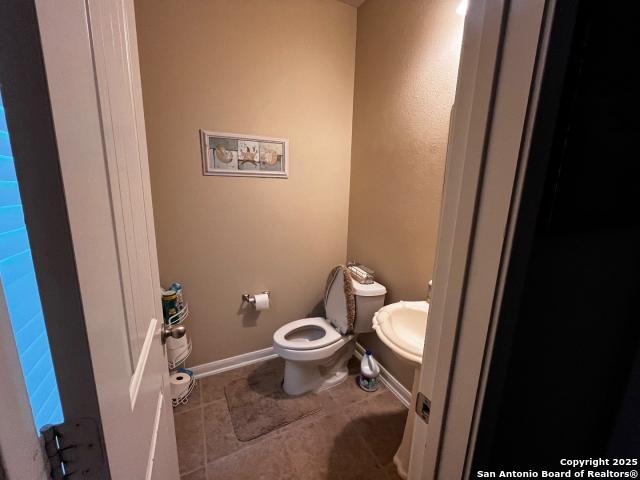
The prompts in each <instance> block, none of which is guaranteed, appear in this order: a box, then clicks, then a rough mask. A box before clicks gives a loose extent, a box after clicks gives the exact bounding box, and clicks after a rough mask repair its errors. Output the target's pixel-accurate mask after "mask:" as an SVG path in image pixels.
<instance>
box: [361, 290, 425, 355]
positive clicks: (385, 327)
mask: <svg viewBox="0 0 640 480" xmlns="http://www.w3.org/2000/svg"><path fill="white" fill-rule="evenodd" d="M428 314H429V304H428V303H427V302H397V303H392V304H391V305H387V306H385V307H382V308H381V309H380V310H378V311H377V312H376V314H375V315H374V316H373V329H374V330H375V331H376V333H377V334H378V337H379V338H380V340H382V342H383V343H384V344H385V345H386V346H387V347H389V348H390V349H391V350H392V351H393V352H394V353H395V354H396V355H398V356H399V357H400V358H402V359H403V360H406V361H408V362H410V363H412V364H414V365H413V366H420V365H422V351H423V349H424V337H425V334H426V331H427V316H428ZM416 364H417V365H416Z"/></svg>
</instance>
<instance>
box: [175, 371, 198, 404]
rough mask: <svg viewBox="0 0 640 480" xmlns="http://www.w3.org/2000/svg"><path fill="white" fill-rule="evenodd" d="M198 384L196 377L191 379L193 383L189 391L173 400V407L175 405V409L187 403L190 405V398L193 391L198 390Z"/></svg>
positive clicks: (190, 383)
mask: <svg viewBox="0 0 640 480" xmlns="http://www.w3.org/2000/svg"><path fill="white" fill-rule="evenodd" d="M197 382H198V380H197V379H196V378H195V377H191V381H190V382H189V387H187V390H186V391H185V392H184V393H183V394H182V395H180V396H179V397H177V398H172V399H171V405H173V407H174V408H175V407H177V406H179V405H184V404H186V403H189V397H190V396H191V393H192V392H193V389H194V388H196V383H197Z"/></svg>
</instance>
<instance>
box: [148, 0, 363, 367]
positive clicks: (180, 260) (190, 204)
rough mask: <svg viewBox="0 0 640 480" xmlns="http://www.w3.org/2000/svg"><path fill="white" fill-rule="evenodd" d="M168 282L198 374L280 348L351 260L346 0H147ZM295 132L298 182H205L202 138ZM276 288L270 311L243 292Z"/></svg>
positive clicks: (154, 148)
mask: <svg viewBox="0 0 640 480" xmlns="http://www.w3.org/2000/svg"><path fill="white" fill-rule="evenodd" d="M136 18H137V26H138V37H139V38H138V41H139V50H140V57H141V69H142V86H143V95H144V108H145V119H146V125H147V136H148V144H149V158H150V165H151V180H152V188H153V201H154V211H155V223H156V230H157V239H158V253H159V261H160V274H161V280H162V282H163V283H164V284H168V283H170V282H171V281H173V280H179V281H181V282H183V284H184V289H185V297H186V298H187V299H188V301H189V305H190V309H191V312H192V316H191V319H190V320H188V323H187V328H188V332H189V334H190V336H191V338H192V339H193V355H192V358H191V359H190V361H189V364H190V365H195V364H202V363H206V362H210V361H213V360H217V359H221V358H225V357H229V356H233V355H238V354H241V353H246V352H249V351H253V350H257V349H260V348H265V347H268V346H270V345H271V342H272V335H273V332H274V331H275V330H276V329H277V328H278V327H280V326H281V325H283V324H285V323H287V322H289V321H292V320H295V319H298V318H303V317H305V316H308V315H309V314H310V313H311V311H312V310H313V308H314V307H315V306H316V304H317V303H318V302H319V301H320V300H321V299H322V294H323V289H324V283H325V279H326V276H327V274H328V272H329V269H330V267H331V266H333V265H335V264H338V263H343V262H344V261H345V258H346V248H347V245H346V242H347V215H348V201H349V170H350V151H351V126H352V106H353V82H354V61H355V60H354V55H355V41H356V10H355V9H354V8H352V7H350V6H348V5H345V4H342V3H339V2H336V1H334V0H206V1H205V0H191V1H181V0H162V1H158V0H137V1H136ZM200 128H202V129H207V130H214V131H227V132H237V133H245V134H257V135H266V136H274V137H286V138H289V140H290V158H291V163H290V170H289V179H288V180H283V179H260V178H234V177H204V176H203V175H202V166H201V159H200V145H199V139H198V129H200ZM264 289H269V290H271V292H272V308H271V309H270V310H268V311H265V312H262V313H261V314H260V315H259V316H256V315H251V314H243V312H242V311H241V310H240V306H241V294H242V293H243V292H260V291H262V290H264Z"/></svg>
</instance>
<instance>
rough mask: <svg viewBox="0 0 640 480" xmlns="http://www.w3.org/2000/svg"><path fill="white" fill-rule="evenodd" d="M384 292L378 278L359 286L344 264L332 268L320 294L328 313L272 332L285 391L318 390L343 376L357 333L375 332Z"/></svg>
mask: <svg viewBox="0 0 640 480" xmlns="http://www.w3.org/2000/svg"><path fill="white" fill-rule="evenodd" d="M345 282H348V283H345ZM386 293H387V289H386V288H385V287H384V286H383V285H380V284H379V283H377V282H374V283H372V284H368V285H363V284H360V283H358V282H356V281H355V280H353V279H352V278H351V276H350V275H349V273H348V270H347V269H346V268H345V267H342V266H340V267H336V268H334V269H333V270H332V272H331V274H330V275H329V280H328V281H327V288H326V291H325V295H324V306H325V315H326V317H327V318H322V317H313V318H303V319H301V320H294V321H293V322H289V323H287V324H286V325H284V326H282V327H280V328H279V329H278V330H276V332H275V333H274V334H273V348H274V350H275V352H276V353H277V354H278V355H280V356H281V357H282V358H283V359H284V360H285V370H284V383H283V385H282V387H283V389H284V391H285V392H286V393H287V394H289V395H301V394H303V393H306V392H309V391H316V392H319V391H321V390H326V389H327V388H331V387H333V386H335V385H338V384H339V383H341V382H343V381H344V380H346V378H347V376H348V371H347V362H348V361H349V359H350V358H351V356H352V355H353V352H354V349H355V343H356V336H357V335H358V334H359V333H363V332H371V331H373V326H372V325H373V324H372V319H373V314H374V313H375V312H376V311H377V310H379V309H380V308H381V307H382V306H383V305H384V297H385V294H386Z"/></svg>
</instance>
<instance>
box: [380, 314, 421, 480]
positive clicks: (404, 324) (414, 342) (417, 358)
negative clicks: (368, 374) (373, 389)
mask: <svg viewBox="0 0 640 480" xmlns="http://www.w3.org/2000/svg"><path fill="white" fill-rule="evenodd" d="M428 314H429V304H428V303H427V302H397V303H392V304H391V305H387V306H385V307H382V308H381V309H380V310H378V311H377V312H376V314H375V315H374V316H373V329H374V330H375V331H376V333H377V334H378V337H379V338H380V340H381V341H382V342H383V343H384V344H385V345H386V346H387V347H389V348H390V349H391V351H393V353H395V354H396V355H397V356H398V357H400V358H401V359H402V360H404V361H405V362H407V363H408V364H409V365H411V366H412V367H413V369H414V371H413V386H412V388H411V405H410V406H409V414H408V415H407V423H406V424H405V426H404V434H403V435H402V442H401V443H400V447H399V448H398V451H397V452H396V454H395V456H394V457H393V462H394V463H395V465H396V468H397V469H398V475H400V477H402V478H407V475H408V472H409V458H410V454H411V437H412V436H413V425H414V423H415V418H416V415H415V413H414V411H413V406H414V405H415V402H416V396H417V395H418V384H419V381H420V367H421V366H422V351H423V349H424V338H425V334H426V331H427V315H428Z"/></svg>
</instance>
